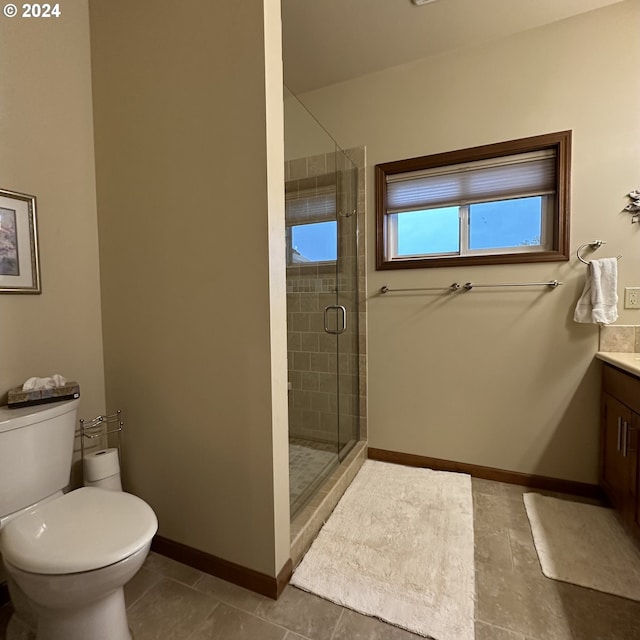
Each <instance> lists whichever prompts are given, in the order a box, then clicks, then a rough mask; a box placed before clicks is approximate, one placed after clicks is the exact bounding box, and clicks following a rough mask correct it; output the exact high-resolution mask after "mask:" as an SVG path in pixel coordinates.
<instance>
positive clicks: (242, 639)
mask: <svg viewBox="0 0 640 640" xmlns="http://www.w3.org/2000/svg"><path fill="white" fill-rule="evenodd" d="M286 634H287V630H286V629H283V628H282V627H279V626H276V625H275V624H272V623H271V622H267V621H266V620H261V619H260V618H257V617H256V616H253V615H251V614H249V613H246V612H245V611H240V610H239V609H236V608H234V607H229V606H227V605H226V604H224V603H221V604H220V605H218V606H217V607H216V608H215V609H214V611H213V613H212V614H211V615H210V616H209V617H208V618H207V620H206V621H205V623H204V624H203V625H202V626H201V627H200V628H199V629H198V630H197V631H196V632H195V633H194V634H193V635H190V636H188V639H189V640H284V637H285V635H286Z"/></svg>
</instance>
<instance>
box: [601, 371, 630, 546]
mask: <svg viewBox="0 0 640 640" xmlns="http://www.w3.org/2000/svg"><path fill="white" fill-rule="evenodd" d="M639 428H640V378H637V377H635V376H633V375H631V374H628V373H626V372H624V371H621V370H620V369H617V368H616V367H612V366H610V365H606V364H605V365H604V368H603V384H602V430H601V439H600V456H601V457H600V484H601V485H602V488H603V489H604V491H605V492H606V494H607V496H608V498H609V500H610V501H611V503H612V504H613V506H614V507H615V508H616V509H617V510H618V511H619V513H620V516H621V518H622V520H623V521H624V522H625V524H627V525H628V527H629V528H630V530H631V531H633V533H634V534H635V535H637V536H638V537H639V538H640V491H639V484H640V477H639V475H638V470H639V465H638V429H639Z"/></svg>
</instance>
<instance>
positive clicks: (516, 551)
mask: <svg viewBox="0 0 640 640" xmlns="http://www.w3.org/2000/svg"><path fill="white" fill-rule="evenodd" d="M509 542H510V544H511V554H512V558H513V568H514V569H515V570H516V571H521V572H523V573H528V574H529V575H531V576H533V577H536V578H542V577H543V575H544V574H543V573H542V568H541V567H540V560H539V559H538V553H537V551H536V548H535V545H534V543H533V536H532V534H531V530H529V531H527V530H525V529H509Z"/></svg>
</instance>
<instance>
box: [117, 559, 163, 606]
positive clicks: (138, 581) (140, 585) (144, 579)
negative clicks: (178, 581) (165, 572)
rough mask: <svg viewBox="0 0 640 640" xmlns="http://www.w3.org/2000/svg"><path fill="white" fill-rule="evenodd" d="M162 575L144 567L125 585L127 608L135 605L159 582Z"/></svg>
mask: <svg viewBox="0 0 640 640" xmlns="http://www.w3.org/2000/svg"><path fill="white" fill-rule="evenodd" d="M161 579H162V576H161V575H160V574H159V573H155V572H153V571H150V570H149V569H147V568H146V567H142V569H140V571H138V573H136V575H135V576H133V578H132V579H131V580H129V582H128V583H127V584H125V585H124V600H125V603H126V605H127V608H129V607H131V606H132V605H134V604H135V603H136V602H137V601H138V600H139V599H140V598H141V597H142V596H143V595H144V594H145V593H147V591H149V589H151V587H153V586H154V585H156V584H158V582H160V580H161Z"/></svg>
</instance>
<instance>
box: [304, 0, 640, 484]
mask: <svg viewBox="0 0 640 640" xmlns="http://www.w3.org/2000/svg"><path fill="white" fill-rule="evenodd" d="M639 23H640V3H639V2H638V1H637V0H630V1H627V2H623V3H620V4H616V5H614V6H611V7H608V8H605V9H602V10H599V11H595V12H592V13H587V14H584V15H581V16H578V17H576V18H572V19H569V20H566V21H564V22H560V23H557V24H555V25H551V26H547V27H543V28H539V29H536V30H532V31H529V32H526V33H524V34H522V35H519V36H517V37H512V38H508V39H504V40H501V41H497V42H494V43H492V44H490V45H486V46H483V47H479V48H474V49H471V50H468V51H462V52H458V53H455V54H449V55H444V56H441V57H438V58H435V59H431V60H423V61H420V62H416V63H414V64H411V65H406V66H403V67H397V68H395V69H391V70H387V71H384V72H380V73H378V74H374V75H370V76H366V77H362V78H360V79H357V80H355V81H352V82H348V83H344V84H340V85H335V86H333V87H329V88H327V89H324V90H320V91H317V92H313V93H308V94H305V95H304V96H302V101H303V102H304V103H305V104H306V105H307V106H308V107H309V108H310V110H311V111H312V113H314V115H316V117H318V119H319V120H320V121H321V122H322V123H323V125H324V126H325V127H326V128H327V129H328V130H329V131H331V132H332V134H333V135H334V136H335V138H336V139H337V140H340V142H341V145H343V146H345V147H352V146H356V145H360V144H366V146H367V161H368V165H369V193H368V196H369V197H368V202H369V210H368V222H369V234H368V242H369V244H368V249H369V251H368V278H369V283H368V287H369V288H368V295H369V330H368V339H369V345H368V346H369V444H370V446H372V447H379V448H383V449H391V450H396V451H403V452H410V453H415V454H420V455H425V456H433V457H437V458H443V459H449V460H457V461H463V462H467V463H473V464H480V465H487V466H490V467H497V468H501V469H507V470H514V471H520V472H524V473H537V474H542V475H546V476H552V477H558V478H564V479H569V480H577V481H584V482H595V481H596V478H597V464H596V459H597V433H598V411H599V377H600V368H599V365H598V364H597V363H594V361H593V354H594V353H595V351H596V350H597V345H598V329H597V327H595V326H592V325H587V326H584V325H577V324H575V323H574V322H573V321H572V314H573V308H574V307H575V302H576V300H577V298H578V297H579V295H580V292H581V290H582V286H583V283H584V277H585V267H584V265H583V264H582V263H580V262H578V261H577V260H576V259H575V258H574V257H572V259H571V260H570V261H569V262H568V263H567V262H565V263H550V264H540V265H535V264H533V265H510V266H495V267H493V266H492V267H467V268H441V269H421V270H406V271H402V272H398V271H396V272H390V271H386V272H385V271H375V262H374V260H375V255H374V233H373V229H374V210H373V206H372V203H373V166H374V165H375V164H377V163H380V162H386V161H391V160H397V159H401V158H408V157H413V156H419V155H424V154H430V153H437V152H441V151H448V150H453V149H460V148H465V147H471V146H475V145H481V144H485V143H492V142H498V141H502V140H509V139H514V138H519V137H524V136H530V135H536V134H541V133H547V132H552V131H560V130H564V129H572V130H573V170H572V180H573V184H572V221H571V247H572V251H573V252H575V249H576V248H577V246H578V245H580V244H582V243H584V242H588V241H591V240H593V239H603V240H606V241H608V245H607V246H606V247H603V248H602V249H600V250H599V252H598V256H599V257H605V256H607V255H616V254H618V253H621V254H623V256H624V257H623V259H622V260H621V261H620V275H619V293H620V294H622V292H623V288H624V286H632V285H633V286H636V285H639V284H640V279H639V278H640V276H638V274H639V273H640V251H638V243H639V242H640V237H639V234H640V228H639V227H640V225H636V226H632V225H631V224H630V217H629V216H628V215H627V214H621V213H620V211H621V209H622V207H623V206H624V205H625V204H626V203H627V202H628V201H627V199H626V198H625V195H626V193H628V192H629V191H630V190H631V189H633V188H637V187H638V186H639V185H638V166H639V164H640V147H639V145H638V141H639V140H640V109H639V107H640V88H639V87H640V85H638V83H637V82H634V80H633V79H634V78H637V77H638V71H639V69H640V41H639V40H638V38H637V25H638V24H639ZM549 278H551V279H553V278H557V279H558V280H561V281H563V282H564V286H562V287H559V288H558V289H556V290H554V291H548V290H545V289H541V288H540V289H531V290H507V289H496V290H483V291H480V290H476V291H472V292H468V293H459V294H455V295H444V294H437V293H436V294H422V295H400V294H388V295H387V296H385V297H381V296H380V295H378V293H377V292H378V291H379V289H380V287H381V286H382V285H385V284H386V285H388V286H390V287H430V286H433V287H439V286H443V287H446V286H448V285H449V284H450V283H452V282H454V281H458V282H466V281H468V280H471V281H475V282H510V281H515V282H524V281H531V280H534V281H537V280H547V279H549ZM618 322H619V323H626V324H640V314H637V312H633V311H624V312H622V313H621V317H620V319H619V321H618Z"/></svg>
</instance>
